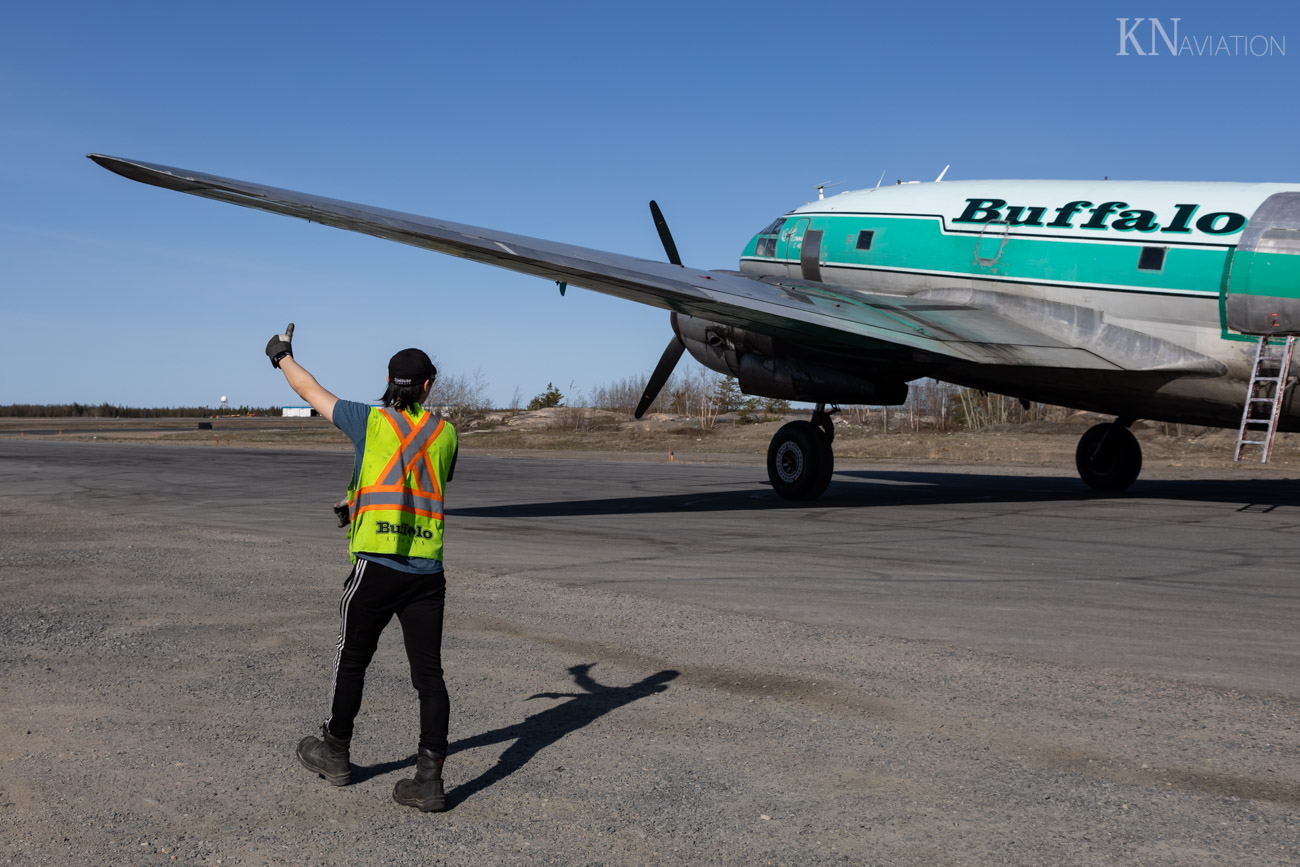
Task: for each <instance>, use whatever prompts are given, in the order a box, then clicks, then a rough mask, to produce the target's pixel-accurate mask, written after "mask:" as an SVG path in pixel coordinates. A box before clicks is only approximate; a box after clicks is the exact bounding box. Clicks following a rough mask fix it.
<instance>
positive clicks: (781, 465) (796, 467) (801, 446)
mask: <svg viewBox="0 0 1300 867" xmlns="http://www.w3.org/2000/svg"><path fill="white" fill-rule="evenodd" d="M834 469H835V453H834V451H833V450H832V449H831V441H830V438H829V437H827V436H826V434H825V433H823V432H822V430H821V429H820V428H819V427H817V426H816V425H815V424H813V423H812V422H809V421H792V422H790V423H789V424H787V425H785V426H784V427H782V428H781V429H780V430H778V431H777V432H776V436H774V437H772V443H771V445H769V446H768V447H767V477H768V479H769V480H771V482H772V488H773V489H774V490H775V491H776V492H777V494H779V495H780V496H781V497H783V498H784V499H787V500H815V499H817V498H818V497H820V496H821V495H822V494H824V493H825V492H826V486H827V485H829V484H830V483H831V471H832V470H834Z"/></svg>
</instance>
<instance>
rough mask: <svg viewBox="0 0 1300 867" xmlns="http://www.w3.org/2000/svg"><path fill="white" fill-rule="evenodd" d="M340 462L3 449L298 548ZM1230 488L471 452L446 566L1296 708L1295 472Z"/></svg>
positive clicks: (324, 533) (63, 473)
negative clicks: (1122, 492)
mask: <svg viewBox="0 0 1300 867" xmlns="http://www.w3.org/2000/svg"><path fill="white" fill-rule="evenodd" d="M349 469H350V455H349V454H348V453H346V452H343V451H278V450H277V451H263V450H254V449H229V448H215V447H210V448H199V447H169V446H159V445H108V444H97V443H95V444H75V443H52V442H37V443H32V442H25V443H14V442H3V443H0V491H3V492H4V493H5V494H6V495H8V496H19V497H39V498H41V499H42V500H43V501H45V502H55V503H57V502H68V503H73V504H76V505H78V506H80V507H86V508H92V509H96V510H100V511H105V512H108V513H111V514H117V515H122V516H131V515H138V516H141V517H149V518H165V519H168V520H180V521H184V522H191V523H195V524H198V525H201V526H208V527H217V528H228V529H239V530H247V531H253V532H257V531H259V530H260V531H266V532H268V533H273V534H277V535H279V534H284V533H286V532H287V533H292V534H294V535H296V536H299V537H302V538H308V539H315V540H327V539H339V537H340V536H339V534H340V531H339V530H338V529H336V528H335V527H334V526H333V523H332V515H331V513H330V511H329V506H330V504H331V503H332V502H333V501H334V500H335V499H337V498H338V496H340V495H341V493H342V491H343V488H344V487H345V482H346V476H347V474H348V472H349ZM1189 472H1192V471H1189ZM1039 473H1041V471H1039ZM1241 476H1243V477H1242V478H1233V479H1209V480H1206V479H1201V480H1194V479H1163V480H1143V481H1140V482H1139V483H1138V484H1137V485H1136V486H1135V487H1134V489H1133V490H1132V492H1131V494H1130V495H1128V496H1124V497H1119V498H1098V497H1093V496H1090V495H1089V494H1088V493H1087V492H1086V490H1085V489H1084V488H1083V487H1082V485H1081V484H1080V483H1079V482H1078V480H1077V479H1075V478H1073V477H1068V476H1064V475H1041V474H1037V475H1026V476H1019V475H1009V474H1004V473H1003V472H997V473H992V474H990V473H985V472H958V471H946V470H943V469H939V468H933V469H925V468H913V469H894V470H849V471H842V472H839V473H837V475H836V477H835V480H834V482H833V483H832V485H831V488H830V491H829V493H828V494H827V496H826V497H825V498H824V499H823V500H822V501H820V502H818V503H816V504H813V505H793V504H788V503H784V502H783V501H781V500H779V499H778V498H777V497H776V496H775V495H774V494H772V492H771V490H770V488H769V487H768V486H767V484H766V482H765V479H764V473H763V470H762V468H761V467H737V466H718V465H689V464H672V463H660V464H649V463H631V462H626V463H625V462H592V461H585V460H581V459H553V458H506V457H491V456H485V455H476V454H473V453H469V454H465V455H463V456H462V459H461V463H460V466H459V468H458V471H457V478H456V481H455V483H454V486H453V488H452V499H451V504H450V508H449V515H450V518H449V522H450V526H451V530H450V532H449V542H448V561H449V563H450V564H451V565H452V566H453V567H454V566H455V565H457V564H463V565H466V566H472V567H475V568H480V569H487V570H497V571H509V572H511V573H516V574H521V575H524V576H528V577H533V578H538V579H542V580H546V581H555V582H560V583H562V584H565V585H572V586H583V585H594V586H601V587H606V588H612V589H617V590H620V591H623V592H632V593H636V594H642V595H649V596H655V597H661V598H664V599H668V600H674V601H689V602H695V603H703V604H706V605H709V606H714V607H718V608H721V609H725V610H730V611H737V612H745V613H757V614H761V615H765V616H774V617H778V618H782V619H786V620H792V621H796V622H801V623H805V624H812V625H833V626H838V627H851V628H855V629H860V630H863V632H864V634H869V635H886V636H894V637H901V638H907V639H929V640H936V641H943V642H950V643H954V644H957V645H961V646H967V647H972V648H978V649H982V650H992V651H997V652H1007V653H1013V654H1017V655H1023V656H1026V657H1030V658H1034V659H1041V660H1047V661H1054V662H1066V663H1074V664H1082V665H1087V666H1101V667H1106V668H1117V669H1122V670H1126V671H1131V672H1135V673H1140V674H1154V675H1159V676H1161V677H1166V678H1171V679H1175V680H1179V681H1184V682H1191V683H1201V684H1207V685H1215V686H1220V687H1232V688H1242V689H1249V690H1258V691H1262V692H1266V693H1271V694H1275V695H1281V696H1287V697H1292V698H1294V697H1297V696H1300V674H1298V672H1300V642H1298V641H1297V640H1296V637H1295V624H1296V623H1297V622H1300V573H1298V572H1297V570H1296V564H1297V563H1300V482H1297V481H1295V480H1287V479H1267V480H1259V479H1251V478H1249V477H1247V476H1248V474H1246V473H1242V474H1241ZM306 504H316V510H315V511H312V510H311V508H310V507H309V506H307V505H306Z"/></svg>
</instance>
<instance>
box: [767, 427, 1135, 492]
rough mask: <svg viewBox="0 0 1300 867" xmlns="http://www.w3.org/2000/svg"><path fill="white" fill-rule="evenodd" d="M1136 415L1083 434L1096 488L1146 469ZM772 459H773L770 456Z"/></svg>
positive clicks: (1122, 482)
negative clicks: (1136, 432)
mask: <svg viewBox="0 0 1300 867" xmlns="http://www.w3.org/2000/svg"><path fill="white" fill-rule="evenodd" d="M1134 421H1135V419H1131V418H1120V419H1116V420H1115V421H1114V422H1113V423H1108V424H1099V425H1095V426H1093V427H1091V428H1089V429H1088V432H1087V433H1085V434H1084V435H1083V436H1082V437H1080V438H1079V447H1078V448H1077V449H1075V452H1074V464H1075V466H1076V467H1078V468H1079V478H1081V479H1083V483H1084V484H1086V485H1087V486H1088V487H1090V488H1092V489H1093V490H1094V491H1109V492H1114V491H1122V490H1125V489H1126V488H1127V487H1128V486H1129V485H1131V484H1133V482H1135V481H1137V477H1138V473H1140V472H1142V446H1140V445H1138V441H1137V437H1135V436H1133V432H1132V431H1130V430H1129V426H1130V425H1132V424H1133V422H1134ZM769 462H770V459H769Z"/></svg>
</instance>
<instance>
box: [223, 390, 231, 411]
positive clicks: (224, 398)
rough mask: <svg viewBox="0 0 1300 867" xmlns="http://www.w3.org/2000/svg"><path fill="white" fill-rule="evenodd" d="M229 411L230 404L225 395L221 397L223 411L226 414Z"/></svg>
mask: <svg viewBox="0 0 1300 867" xmlns="http://www.w3.org/2000/svg"><path fill="white" fill-rule="evenodd" d="M228 409H230V404H229V403H227V402H226V396H225V395H224V394H223V395H221V411H222V412H225V411H226V410H228Z"/></svg>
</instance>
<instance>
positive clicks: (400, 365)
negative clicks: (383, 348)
mask: <svg viewBox="0 0 1300 867" xmlns="http://www.w3.org/2000/svg"><path fill="white" fill-rule="evenodd" d="M437 375H438V368H436V367H434V366H433V362H432V361H431V360H430V359H429V356H428V355H426V354H425V353H424V351H423V350H420V349H403V350H402V351H401V352H399V353H397V354H396V355H394V356H393V357H392V358H390V359H388V381H389V382H391V383H392V384H393V385H396V386H399V387H401V388H406V387H408V386H412V385H417V386H418V385H424V383H425V381H426V380H431V379H433V378H434V377H436V376H437Z"/></svg>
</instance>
